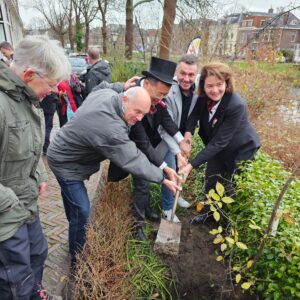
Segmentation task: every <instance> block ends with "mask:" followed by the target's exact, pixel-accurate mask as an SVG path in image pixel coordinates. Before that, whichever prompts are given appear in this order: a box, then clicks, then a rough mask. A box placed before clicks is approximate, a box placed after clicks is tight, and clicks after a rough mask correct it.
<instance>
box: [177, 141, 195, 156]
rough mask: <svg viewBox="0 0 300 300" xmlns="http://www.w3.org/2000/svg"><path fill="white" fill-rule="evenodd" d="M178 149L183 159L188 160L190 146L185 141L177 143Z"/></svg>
mask: <svg viewBox="0 0 300 300" xmlns="http://www.w3.org/2000/svg"><path fill="white" fill-rule="evenodd" d="M179 147H180V150H181V152H182V154H183V155H184V157H186V158H189V157H190V155H191V151H192V144H191V143H189V142H187V141H186V140H182V141H181V142H180V143H179Z"/></svg>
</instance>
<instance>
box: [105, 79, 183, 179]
mask: <svg viewBox="0 0 300 300" xmlns="http://www.w3.org/2000/svg"><path fill="white" fill-rule="evenodd" d="M138 85H140V83H138ZM156 109H157V111H156V112H155V113H154V114H150V113H148V114H146V115H145V116H144V118H143V120H142V121H141V122H138V123H136V124H135V125H133V126H132V127H131V129H130V134H129V137H130V139H131V140H132V141H134V142H135V143H136V145H137V147H138V148H139V149H140V150H141V151H142V152H143V153H144V154H145V155H146V156H147V157H148V159H149V160H150V161H151V162H152V163H153V164H154V165H156V166H160V165H161V164H162V163H163V161H164V157H162V156H161V154H160V153H158V151H156V150H155V147H156V146H157V145H158V144H159V143H160V142H161V140H162V139H161V137H160V134H159V132H158V127H159V126H160V125H161V126H162V127H163V128H164V129H165V130H166V131H167V133H168V134H170V135H171V136H174V135H175V134H176V133H177V132H178V131H179V129H178V127H177V125H176V124H175V123H174V122H173V120H172V118H171V116H170V115H169V113H168V110H167V107H162V106H160V105H157V106H156ZM127 175H128V174H127V173H125V172H124V171H122V170H121V169H120V168H118V167H117V166H115V165H113V164H112V163H110V166H109V170H108V180H109V181H118V180H121V179H124V178H125V177H126V176H127Z"/></svg>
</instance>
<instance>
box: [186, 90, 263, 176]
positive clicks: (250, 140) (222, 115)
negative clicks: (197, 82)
mask: <svg viewBox="0 0 300 300" xmlns="http://www.w3.org/2000/svg"><path fill="white" fill-rule="evenodd" d="M208 114H209V113H208V111H207V101H206V97H199V98H198V101H197V104H196V106H195V108H194V110H193V112H192V114H191V115H190V117H189V119H188V122H187V126H186V131H189V132H194V129H195V127H196V124H197V122H198V121H199V124H200V129H199V136H200V137H201V139H202V141H203V143H204V144H205V148H204V149H203V150H202V151H200V152H199V153H198V154H197V155H196V157H195V158H194V159H193V160H192V161H191V164H192V166H193V167H194V168H197V167H199V166H200V165H202V164H204V163H205V162H207V161H209V160H210V159H212V158H214V157H215V156H218V157H219V158H221V159H222V161H223V162H224V163H225V164H226V165H227V167H228V170H229V171H230V172H232V171H233V170H234V169H235V168H236V163H237V162H238V161H241V160H245V159H247V158H248V157H249V151H250V152H251V151H253V154H254V153H255V152H256V150H257V149H258V148H259V147H260V142H259V138H258V135H257V133H256V131H255V129H254V128H253V126H252V125H251V123H250V121H249V119H248V111H247V105H246V103H245V102H244V101H243V99H242V98H241V97H240V95H238V94H237V93H233V94H225V95H224V96H223V98H222V101H221V103H220V104H219V106H218V108H217V111H216V112H215V114H214V116H213V117H212V119H211V120H210V121H209V115H208Z"/></svg>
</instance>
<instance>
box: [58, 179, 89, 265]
mask: <svg viewBox="0 0 300 300" xmlns="http://www.w3.org/2000/svg"><path fill="white" fill-rule="evenodd" d="M56 178H57V181H58V183H59V185H60V187H61V195H62V198H63V203H64V207H65V212H66V216H67V219H68V221H69V250H70V254H71V261H72V263H75V262H76V254H77V253H79V252H80V251H81V250H82V247H83V245H84V243H85V237H86V226H87V224H88V218H89V214H90V201H89V197H88V194H87V190H86V187H85V185H84V183H83V181H80V180H66V179H63V178H60V177H56Z"/></svg>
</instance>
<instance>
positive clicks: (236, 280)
mask: <svg viewBox="0 0 300 300" xmlns="http://www.w3.org/2000/svg"><path fill="white" fill-rule="evenodd" d="M241 279H242V275H241V274H237V275H236V276H235V282H236V283H239V282H240V281H241Z"/></svg>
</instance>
